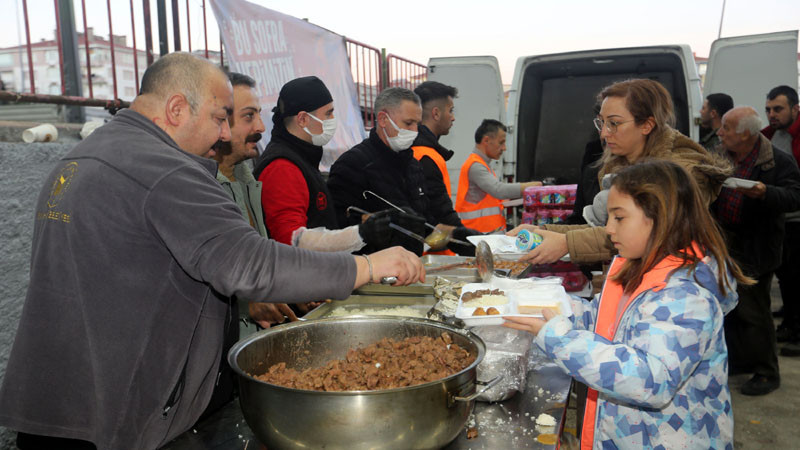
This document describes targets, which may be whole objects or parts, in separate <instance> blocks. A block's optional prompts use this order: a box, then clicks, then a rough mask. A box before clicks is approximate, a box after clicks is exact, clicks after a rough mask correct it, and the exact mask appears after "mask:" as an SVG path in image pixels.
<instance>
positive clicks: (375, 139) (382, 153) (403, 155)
mask: <svg viewBox="0 0 800 450" xmlns="http://www.w3.org/2000/svg"><path fill="white" fill-rule="evenodd" d="M367 139H368V140H369V143H370V145H371V146H372V148H373V149H374V150H375V151H376V153H377V155H378V156H379V157H380V158H383V159H387V160H389V161H392V162H395V163H398V164H404V165H405V164H407V163H408V160H409V159H411V158H413V157H414V152H413V150H411V148H408V149H406V150H400V151H399V152H396V151H394V150H392V149H391V148H389V146H388V145H386V144H384V143H383V141H382V140H381V138H380V136H378V131H377V128H373V129H371V130H369V137H368V138H367Z"/></svg>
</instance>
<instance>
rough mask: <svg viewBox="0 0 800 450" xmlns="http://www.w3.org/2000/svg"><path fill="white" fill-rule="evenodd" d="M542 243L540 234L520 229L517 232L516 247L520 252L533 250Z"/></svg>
mask: <svg viewBox="0 0 800 450" xmlns="http://www.w3.org/2000/svg"><path fill="white" fill-rule="evenodd" d="M541 243H542V236H541V235H538V234H536V233H534V232H532V231H528V230H522V231H520V232H519V233H518V234H517V241H516V247H517V250H519V251H521V252H527V251H529V250H533V249H534V248H536V246H538V245H539V244H541Z"/></svg>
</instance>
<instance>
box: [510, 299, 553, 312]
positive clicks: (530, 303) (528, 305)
mask: <svg viewBox="0 0 800 450" xmlns="http://www.w3.org/2000/svg"><path fill="white" fill-rule="evenodd" d="M545 309H549V310H550V311H552V312H553V313H555V314H561V302H560V301H558V300H544V299H526V300H520V301H519V302H518V303H517V311H518V312H519V313H520V314H531V315H538V316H541V315H543V313H542V311H543V310H545Z"/></svg>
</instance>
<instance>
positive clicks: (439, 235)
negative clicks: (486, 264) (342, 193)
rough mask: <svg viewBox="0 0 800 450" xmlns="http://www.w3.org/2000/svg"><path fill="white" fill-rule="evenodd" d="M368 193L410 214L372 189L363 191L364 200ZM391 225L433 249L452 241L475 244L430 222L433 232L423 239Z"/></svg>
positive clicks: (362, 212) (361, 210)
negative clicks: (457, 237) (454, 235)
mask: <svg viewBox="0 0 800 450" xmlns="http://www.w3.org/2000/svg"><path fill="white" fill-rule="evenodd" d="M367 194H370V195H372V196H373V197H375V198H377V199H378V200H380V201H382V202H384V203H386V204H387V205H389V206H390V207H392V208H394V209H396V210H398V211H400V212H402V213H404V214H408V213H407V212H406V211H405V210H404V209H403V208H401V207H399V206H397V205H395V204H394V203H392V202H390V201H389V200H386V199H385V198H383V197H381V196H380V195H378V194H376V193H374V192H372V191H369V190H367V191H364V192H362V193H361V195H362V196H363V197H364V200H367ZM347 209H348V211H349V210H350V209H353V210H354V211H355V210H359V211H357V212H360V213H361V214H365V213H366V212H365V211H364V210H363V209H360V208H356V207H355V206H351V207H349V208H347ZM366 214H369V213H366ZM390 226H391V227H392V228H394V229H395V230H397V231H399V232H401V233H403V234H405V235H406V236H409V237H411V238H413V239H416V240H418V241H420V242H422V243H423V244H428V247H430V248H431V250H433V251H439V250H442V249H444V248H445V247H447V244H449V243H451V242H453V243H456V244H459V245H474V244H473V243H471V242H468V241H462V240H460V239H456V238H454V237H452V236H450V234H448V233H447V232H445V231H442V230H440V229H439V228H436V227H435V226H433V225H431V224H429V223H428V222H425V226H426V227H428V228H430V229H431V230H433V232H431V234H429V235H428V236H427V237H425V238H422V239H420V238H421V236H420V235H418V234H416V233H414V232H411V231H409V230H406V229H405V228H402V227H400V226H398V225H396V224H391V225H390Z"/></svg>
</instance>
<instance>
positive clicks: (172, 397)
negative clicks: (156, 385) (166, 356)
mask: <svg viewBox="0 0 800 450" xmlns="http://www.w3.org/2000/svg"><path fill="white" fill-rule="evenodd" d="M187 363H188V358H187V361H186V362H184V363H183V370H181V375H180V376H179V377H178V383H176V384H175V387H173V388H172V392H171V393H170V394H169V398H168V399H167V403H166V404H165V405H164V407H163V408H162V409H161V418H162V419H165V420H166V418H167V415H168V414H169V410H170V409H172V407H173V406H175V404H176V403H178V400H179V399H180V398H181V395H182V394H183V387H184V385H185V384H186V364H187Z"/></svg>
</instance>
